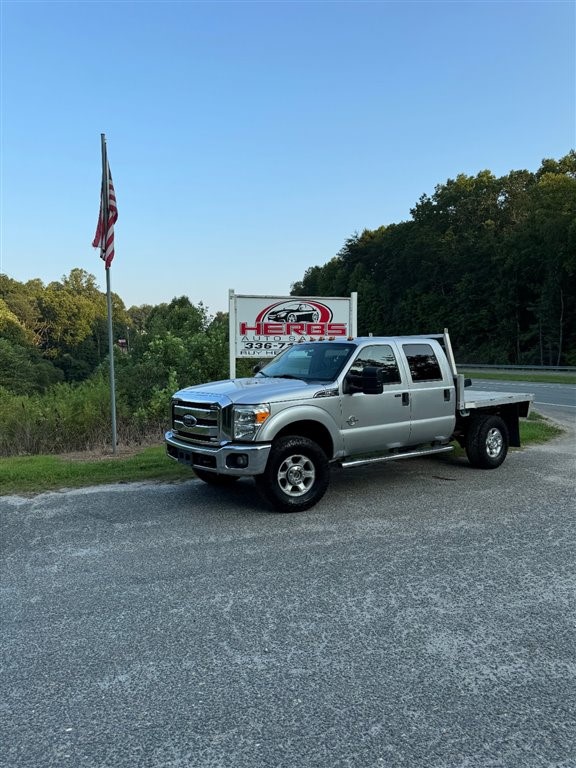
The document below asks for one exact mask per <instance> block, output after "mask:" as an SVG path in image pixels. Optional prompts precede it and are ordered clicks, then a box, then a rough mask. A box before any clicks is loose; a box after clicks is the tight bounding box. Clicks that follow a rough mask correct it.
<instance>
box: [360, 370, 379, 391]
mask: <svg viewBox="0 0 576 768" xmlns="http://www.w3.org/2000/svg"><path fill="white" fill-rule="evenodd" d="M383 381H384V372H383V371H382V369H381V368H377V367H376V366H375V365H365V366H364V369H363V370H362V392H364V394H365V395H381V394H382V392H384V383H383Z"/></svg>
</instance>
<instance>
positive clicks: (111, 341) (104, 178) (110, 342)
mask: <svg viewBox="0 0 576 768" xmlns="http://www.w3.org/2000/svg"><path fill="white" fill-rule="evenodd" d="M100 138H101V141H102V201H103V206H102V209H103V210H102V215H103V217H104V233H106V232H108V204H109V201H108V155H107V150H106V134H104V133H101V134H100ZM102 258H103V259H104V262H106V236H104V239H103V242H102ZM105 269H106V303H107V306H108V356H109V358H110V415H111V420H112V453H113V454H114V455H116V443H117V439H116V383H115V376H114V334H113V330H112V293H111V290H110V267H109V266H108V267H105Z"/></svg>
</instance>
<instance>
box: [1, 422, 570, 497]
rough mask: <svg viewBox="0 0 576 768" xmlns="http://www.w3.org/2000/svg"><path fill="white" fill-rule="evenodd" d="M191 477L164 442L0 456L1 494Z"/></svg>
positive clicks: (537, 432) (529, 426)
mask: <svg viewBox="0 0 576 768" xmlns="http://www.w3.org/2000/svg"><path fill="white" fill-rule="evenodd" d="M562 432H563V430H562V429H561V428H560V427H557V426H556V425H555V424H553V423H551V422H549V421H548V420H547V419H545V418H544V417H542V416H540V415H539V414H537V413H533V414H531V416H530V417H529V418H528V419H524V420H523V421H522V422H521V425H520V434H521V440H522V445H531V444H532V445H533V444H536V443H543V442H546V441H547V440H552V439H553V438H555V437H557V436H558V435H560V434H562ZM191 477H193V473H192V472H191V470H189V469H188V468H187V467H183V466H181V465H180V464H177V463H176V462H174V461H172V460H171V459H169V458H168V457H167V456H166V452H165V449H164V446H163V445H160V446H155V447H152V448H145V449H144V450H142V451H140V452H139V453H137V454H134V455H131V456H116V457H114V458H109V459H106V458H101V457H97V458H90V459H79V460H78V459H77V458H76V457H74V458H73V459H72V458H70V457H65V456H18V457H15V458H5V459H0V496H6V495H10V494H16V495H18V494H34V493H41V492H44V491H51V490H58V489H61V488H82V487H86V486H91V485H103V484H106V483H132V482H138V481H142V480H156V481H161V482H175V481H179V480H189V479H190V478H191Z"/></svg>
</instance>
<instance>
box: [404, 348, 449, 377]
mask: <svg viewBox="0 0 576 768" xmlns="http://www.w3.org/2000/svg"><path fill="white" fill-rule="evenodd" d="M403 347H404V353H405V354H406V358H407V359H408V365H409V367H410V375H411V376H412V381H442V371H441V370H440V364H439V362H438V359H437V358H436V355H435V354H434V351H433V350H432V347H431V346H430V345H429V344H404V345H403Z"/></svg>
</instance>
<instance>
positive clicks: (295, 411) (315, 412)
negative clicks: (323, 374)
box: [257, 398, 344, 457]
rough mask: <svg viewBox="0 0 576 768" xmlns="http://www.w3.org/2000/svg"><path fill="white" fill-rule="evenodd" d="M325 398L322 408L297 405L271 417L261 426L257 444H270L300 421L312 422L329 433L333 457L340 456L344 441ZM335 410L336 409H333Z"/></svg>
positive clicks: (338, 406)
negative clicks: (280, 433)
mask: <svg viewBox="0 0 576 768" xmlns="http://www.w3.org/2000/svg"><path fill="white" fill-rule="evenodd" d="M336 399H337V401H338V405H337V411H338V413H340V399H339V398H335V400H336ZM326 403H327V398H322V407H319V406H316V405H298V406H297V407H296V408H294V407H288V408H284V409H283V410H282V411H280V412H279V413H276V414H274V415H273V416H271V417H270V418H269V419H268V420H267V421H266V422H265V423H264V424H263V426H262V431H261V432H259V434H258V440H257V442H259V443H260V442H272V441H273V440H274V438H275V437H276V435H278V433H279V432H281V431H282V430H283V429H285V428H286V427H290V426H292V425H294V424H298V422H300V421H312V422H316V423H318V424H321V425H322V426H323V427H325V428H326V429H327V430H328V432H329V433H330V437H331V438H332V443H333V444H334V457H337V456H342V455H343V452H344V441H343V439H342V433H341V431H340V428H339V426H338V424H337V423H336V420H335V419H334V417H333V416H332V414H331V413H329V411H328V409H327V408H326ZM335 410H336V409H335Z"/></svg>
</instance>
